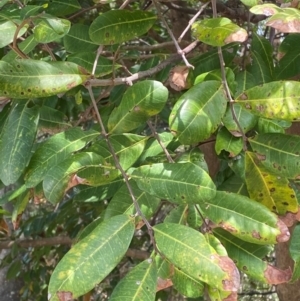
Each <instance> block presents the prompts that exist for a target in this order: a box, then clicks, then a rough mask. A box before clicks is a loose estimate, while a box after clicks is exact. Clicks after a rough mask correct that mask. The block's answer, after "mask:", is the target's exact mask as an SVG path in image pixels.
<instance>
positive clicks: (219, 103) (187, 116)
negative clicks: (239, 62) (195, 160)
mask: <svg viewBox="0 0 300 301" xmlns="http://www.w3.org/2000/svg"><path fill="white" fill-rule="evenodd" d="M226 105H227V99H226V95H225V92H224V90H223V86H222V84H221V82H218V81H206V82H202V83H200V84H198V85H196V86H194V87H192V88H191V89H189V90H188V91H187V92H186V93H184V94H183V95H182V96H181V97H180V98H179V100H178V101H177V102H176V104H175V106H174V107H173V110H172V112H171V114H170V118H169V125H170V128H171V131H172V133H173V134H174V135H175V136H176V137H177V138H178V139H179V141H180V142H181V143H182V144H193V143H198V142H200V141H203V140H205V139H207V138H208V137H209V136H210V135H211V134H212V133H213V132H214V131H215V130H216V129H217V127H218V125H219V124H220V123H221V118H222V117H223V115H224V113H225V110H226ZM211 112H214V114H211Z"/></svg>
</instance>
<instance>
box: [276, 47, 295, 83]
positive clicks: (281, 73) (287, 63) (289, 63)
mask: <svg viewBox="0 0 300 301" xmlns="http://www.w3.org/2000/svg"><path fill="white" fill-rule="evenodd" d="M296 45H297V44H296ZM297 50H298V49H297V48H293V49H292V50H290V51H288V52H287V53H286V54H285V55H284V57H283V58H281V59H280V61H279V62H278V66H277V67H276V69H275V78H276V79H277V80H280V79H288V78H292V77H294V76H297V75H298V74H299V73H300V53H299V51H297Z"/></svg>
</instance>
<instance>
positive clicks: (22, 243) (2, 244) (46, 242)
mask: <svg viewBox="0 0 300 301" xmlns="http://www.w3.org/2000/svg"><path fill="white" fill-rule="evenodd" d="M75 242H76V241H75V240H72V239H71V238H70V237H68V236H55V237H46V238H38V239H16V240H5V241H0V250H2V249H10V248H12V247H13V246H14V245H18V246H19V247H21V248H38V247H45V246H56V245H68V246H71V245H72V244H73V243H75ZM126 256H128V257H132V258H136V259H147V258H149V257H150V254H149V253H148V252H146V251H142V250H136V249H128V250H127V252H126Z"/></svg>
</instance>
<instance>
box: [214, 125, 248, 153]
mask: <svg viewBox="0 0 300 301" xmlns="http://www.w3.org/2000/svg"><path fill="white" fill-rule="evenodd" d="M242 149H243V139H242V138H241V137H234V136H233V135H232V134H231V133H230V132H228V130H227V129H226V128H225V127H222V128H221V129H220V131H219V132H218V134H217V140H216V144H215V150H216V153H217V154H218V155H219V154H220V153H221V151H222V150H225V151H226V152H228V153H229V157H235V156H237V155H238V154H239V153H240V152H241V151H242Z"/></svg>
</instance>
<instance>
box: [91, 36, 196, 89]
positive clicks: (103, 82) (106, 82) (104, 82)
mask: <svg viewBox="0 0 300 301" xmlns="http://www.w3.org/2000/svg"><path fill="white" fill-rule="evenodd" d="M197 45H198V42H197V41H194V42H192V43H191V44H190V45H189V46H187V47H186V48H185V49H184V50H183V51H184V52H185V53H189V52H191V51H192V50H193V49H194V48H195V47H196V46H197ZM180 58H181V55H180V54H174V55H172V56H171V57H169V58H168V59H166V60H165V61H163V62H161V63H160V64H158V65H157V66H155V67H153V68H150V69H148V70H146V71H141V72H137V73H135V74H133V75H132V76H129V77H121V78H120V77H119V78H115V79H90V80H89V84H90V85H91V86H92V87H103V86H112V85H113V86H117V85H123V84H126V83H130V82H134V81H136V80H138V79H142V78H146V77H149V76H152V75H154V74H156V73H158V72H159V71H161V70H162V69H164V68H165V67H167V66H168V65H170V64H172V63H173V62H176V61H178V60H179V59H180Z"/></svg>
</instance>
